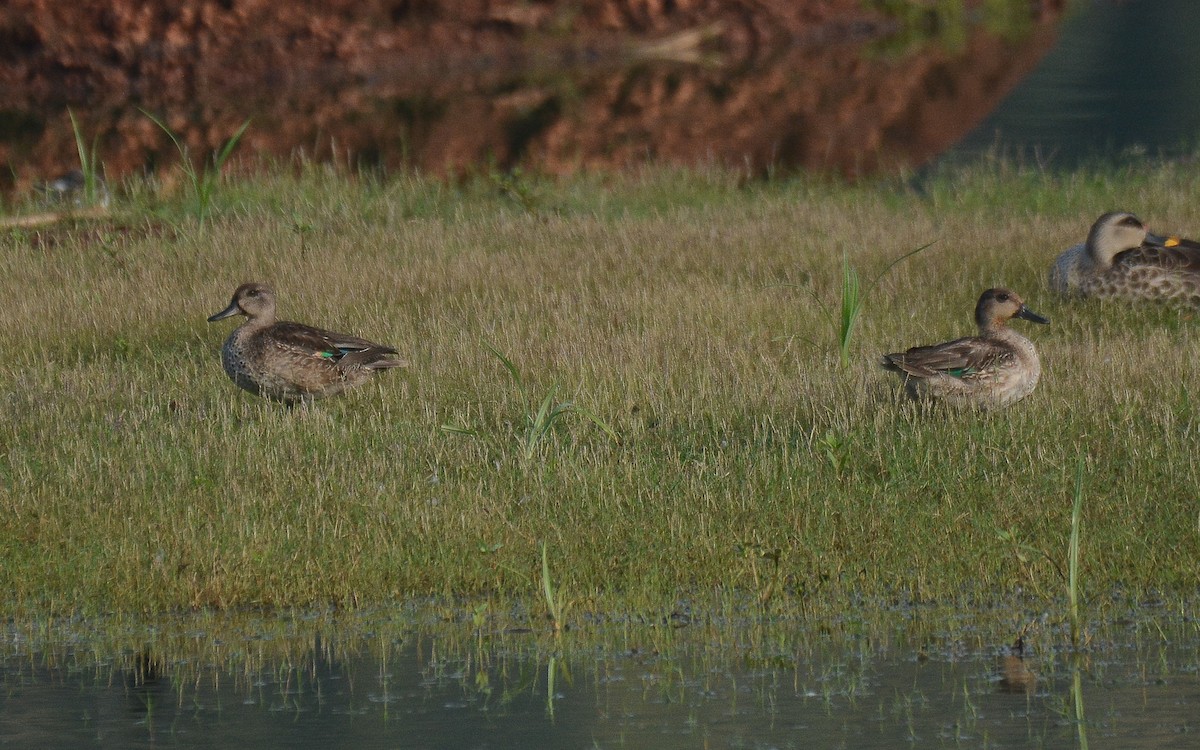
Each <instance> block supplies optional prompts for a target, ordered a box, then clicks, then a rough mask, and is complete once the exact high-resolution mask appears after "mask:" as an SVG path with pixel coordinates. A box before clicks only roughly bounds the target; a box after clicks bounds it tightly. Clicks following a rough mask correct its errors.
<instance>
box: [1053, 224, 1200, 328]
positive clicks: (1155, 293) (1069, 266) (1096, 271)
mask: <svg viewBox="0 0 1200 750" xmlns="http://www.w3.org/2000/svg"><path fill="white" fill-rule="evenodd" d="M1050 287H1051V288H1052V289H1053V290H1054V291H1056V292H1059V293H1060V294H1074V295H1078V296H1080V297H1096V298H1099V299H1109V298H1124V299H1128V300H1158V301H1162V302H1171V303H1174V304H1179V305H1184V306H1189V307H1200V242H1195V241H1193V240H1186V239H1181V238H1179V237H1161V236H1159V235H1156V234H1151V233H1150V232H1149V231H1147V229H1146V225H1145V224H1143V223H1142V221H1141V220H1140V219H1138V217H1136V216H1134V215H1133V214H1131V213H1128V212H1126V211H1110V212H1109V213H1106V214H1104V215H1102V216H1101V217H1100V218H1098V219H1096V223H1094V224H1092V229H1091V231H1089V232H1088V236H1087V241H1086V242H1082V243H1080V244H1078V245H1075V246H1073V247H1071V248H1069V249H1067V250H1065V251H1063V252H1062V254H1060V255H1059V256H1058V258H1057V259H1056V260H1055V261H1054V266H1053V267H1051V269H1050Z"/></svg>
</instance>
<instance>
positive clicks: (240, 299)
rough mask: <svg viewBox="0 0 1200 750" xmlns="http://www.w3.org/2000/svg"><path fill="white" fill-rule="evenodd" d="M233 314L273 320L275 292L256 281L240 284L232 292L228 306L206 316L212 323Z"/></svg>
mask: <svg viewBox="0 0 1200 750" xmlns="http://www.w3.org/2000/svg"><path fill="white" fill-rule="evenodd" d="M234 315H245V316H246V317H247V318H249V319H250V320H257V321H271V320H273V319H274V318H275V292H273V291H271V287H269V286H267V285H266V284H260V283H258V282H257V281H251V282H247V283H245V284H242V285H241V286H239V287H238V288H237V291H235V292H234V293H233V299H232V300H231V301H230V302H229V307H226V308H225V309H224V310H222V311H221V312H219V313H213V314H212V315H210V316H208V322H209V323H214V322H216V321H218V320H224V319H225V318H230V317H233V316H234Z"/></svg>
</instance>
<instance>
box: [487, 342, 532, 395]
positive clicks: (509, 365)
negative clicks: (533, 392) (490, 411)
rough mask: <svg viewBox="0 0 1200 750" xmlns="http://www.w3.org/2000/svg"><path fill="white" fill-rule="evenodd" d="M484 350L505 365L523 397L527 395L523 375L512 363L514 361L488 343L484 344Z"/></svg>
mask: <svg viewBox="0 0 1200 750" xmlns="http://www.w3.org/2000/svg"><path fill="white" fill-rule="evenodd" d="M483 348H484V349H487V350H488V351H489V352H491V354H492V356H493V357H495V358H496V359H498V360H500V363H501V364H503V365H504V369H506V370H508V374H509V376H511V377H512V379H513V382H514V383H516V384H517V388H518V389H520V391H521V393H522V395H523V394H524V393H525V381H523V380H521V373H520V371H519V370H517V366H516V365H514V364H513V363H512V360H510V359H509V358H508V357H506V356H504V355H503V354H502V353H501V352H500V350H499V349H497V348H496V347H494V346H492V345H491V344H489V343H488V342H486V341H485V342H483Z"/></svg>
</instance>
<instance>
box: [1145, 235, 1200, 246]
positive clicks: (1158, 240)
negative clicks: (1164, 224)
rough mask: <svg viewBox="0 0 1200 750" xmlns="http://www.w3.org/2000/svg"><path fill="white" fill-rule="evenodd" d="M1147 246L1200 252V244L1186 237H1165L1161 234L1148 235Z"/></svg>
mask: <svg viewBox="0 0 1200 750" xmlns="http://www.w3.org/2000/svg"><path fill="white" fill-rule="evenodd" d="M1145 244H1146V245H1149V246H1150V247H1184V248H1189V249H1192V250H1200V242H1197V241H1196V240H1189V239H1187V238H1185V237H1175V236H1173V235H1172V236H1170V237H1164V236H1162V235H1161V234H1151V233H1150V232H1147V233H1146V241H1145Z"/></svg>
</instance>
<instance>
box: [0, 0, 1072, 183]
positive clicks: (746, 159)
mask: <svg viewBox="0 0 1200 750" xmlns="http://www.w3.org/2000/svg"><path fill="white" fill-rule="evenodd" d="M863 5H864V3H862V2H861V1H860V0H580V1H579V2H574V3H568V2H538V1H537V0H509V1H508V2H496V1H492V0H447V1H442V2H439V1H438V0H321V2H313V1H312V0H291V1H289V2H278V0H271V1H267V0H205V1H195V2H187V1H186V0H184V1H183V2H167V1H166V0H149V1H147V0H137V1H136V2H134V1H132V0H75V1H73V2H62V1H61V0H9V1H8V2H7V3H5V4H4V5H3V6H2V7H0V90H2V91H4V92H5V96H4V99H3V101H2V102H0V180H7V181H8V184H7V185H6V187H8V188H10V189H11V188H14V187H15V188H17V189H25V188H27V187H29V185H31V184H32V183H33V182H35V181H36V180H38V179H44V178H45V177H47V176H50V175H53V174H57V173H60V172H63V171H66V170H67V169H70V168H71V167H73V166H75V165H76V164H77V161H78V160H77V157H76V154H75V141H74V135H73V133H72V130H71V125H70V121H69V119H68V116H67V108H68V107H70V108H71V110H72V111H74V112H75V114H76V116H77V117H78V118H79V119H80V121H81V123H82V125H83V130H84V132H85V133H86V135H87V137H88V139H89V140H90V139H91V138H92V137H93V136H95V137H97V138H98V140H97V143H98V145H99V151H100V156H101V159H102V161H103V164H104V166H105V169H106V171H107V173H108V174H109V175H110V177H115V176H120V175H124V174H128V173H130V172H133V171H136V170H140V169H145V168H146V167H147V165H149V164H164V163H168V162H170V161H171V160H172V159H173V158H174V154H173V146H171V144H170V142H169V141H168V140H167V139H166V137H165V136H164V134H163V133H162V132H161V131H159V130H158V128H157V127H156V126H155V125H154V124H153V123H151V122H150V121H149V119H148V118H146V117H145V115H143V114H142V113H141V112H140V111H139V108H140V109H145V110H147V111H150V112H153V113H155V114H156V115H159V116H162V117H163V118H164V119H165V120H166V122H167V123H168V124H169V125H170V126H171V127H172V128H173V129H174V130H176V131H177V132H178V133H179V134H180V135H181V136H182V137H183V139H184V140H185V142H187V143H188V144H189V146H190V147H191V148H192V149H193V151H194V152H195V153H206V152H209V151H211V150H213V149H215V148H217V147H218V146H219V145H220V144H221V142H222V141H223V140H224V139H225V138H226V137H228V136H229V135H230V134H231V133H233V132H234V131H235V130H236V129H237V127H238V126H239V125H240V124H241V122H242V121H243V120H245V118H247V117H253V118H254V120H253V125H252V127H251V129H250V130H249V131H248V132H247V135H246V137H245V139H244V141H243V143H242V146H241V151H242V152H243V153H245V152H248V151H251V150H253V151H258V152H261V153H265V154H271V155H277V156H288V155H290V154H292V153H294V152H295V151H296V150H298V149H303V150H304V151H305V152H306V153H309V154H313V155H316V156H318V157H320V156H322V155H325V156H328V155H329V154H330V152H332V151H334V150H335V149H336V152H337V154H338V155H340V156H341V157H342V158H346V155H347V154H349V155H350V158H352V159H354V160H356V161H359V162H360V163H369V164H375V163H378V164H382V165H384V166H389V167H398V166H402V165H410V166H411V165H415V166H419V167H421V168H424V169H429V170H434V171H439V172H451V173H453V172H460V171H463V170H469V169H473V168H477V167H478V165H480V164H482V163H491V164H495V165H497V166H500V167H508V166H514V165H517V164H524V165H527V166H529V167H532V168H536V169H539V170H544V171H549V172H554V173H565V172H570V171H573V170H577V169H580V168H620V167H624V166H629V165H632V164H636V163H640V162H643V161H645V160H646V159H654V160H659V161H667V162H672V163H701V162H718V163H727V164H730V165H736V166H743V165H749V166H750V167H751V168H752V169H753V170H763V169H767V168H769V167H772V166H784V167H786V166H799V167H804V168H809V169H822V170H833V171H837V172H841V173H843V174H847V175H856V174H859V173H861V172H866V171H873V170H876V169H879V168H889V167H892V166H897V165H916V164H920V163H922V162H924V161H927V160H928V159H930V158H932V157H933V156H936V155H937V154H938V153H940V152H941V151H942V150H944V149H945V148H947V147H949V146H950V145H952V144H953V143H954V142H955V141H956V140H957V139H958V138H960V137H961V136H962V135H963V134H965V133H966V132H967V131H968V130H969V129H970V128H971V127H972V126H973V125H975V124H976V123H978V122H979V121H980V120H981V119H982V118H983V117H984V116H985V115H986V114H987V113H988V112H989V111H990V110H991V109H992V108H993V107H994V106H995V105H996V103H997V102H998V101H999V100H1000V98H1002V97H1003V95H1004V94H1005V93H1007V91H1008V90H1009V89H1010V88H1011V87H1012V86H1013V85H1015V83H1016V82H1017V81H1019V80H1020V78H1021V77H1023V76H1024V75H1025V74H1026V73H1027V72H1028V71H1029V70H1031V69H1032V68H1033V66H1034V65H1036V63H1037V62H1038V61H1039V60H1040V59H1041V57H1042V55H1043V54H1044V53H1045V52H1046V50H1047V49H1048V48H1049V47H1050V45H1051V44H1052V43H1053V40H1054V31H1055V26H1056V24H1057V21H1058V18H1059V16H1060V14H1061V6H1062V1H1061V0H1043V1H1042V2H1041V3H1040V4H1039V5H1038V6H1037V8H1036V9H1035V10H1034V22H1033V24H1032V27H1031V31H1030V32H1029V33H1028V34H1025V35H1024V36H1023V37H1022V38H1021V39H1020V40H1019V41H1006V40H1003V39H1000V38H998V37H995V36H990V35H988V34H986V33H984V32H983V31H981V30H977V31H974V32H971V33H969V34H968V36H967V38H966V39H965V40H964V41H962V42H961V43H960V44H958V45H957V46H956V47H955V48H954V49H948V48H947V47H946V46H945V45H939V44H926V45H923V46H914V48H913V49H912V50H910V51H905V52H903V53H899V52H887V49H888V46H887V45H886V42H885V40H886V39H887V38H888V35H889V34H891V33H893V32H896V31H897V30H898V28H897V26H896V24H895V23H894V22H892V21H889V20H888V19H887V18H886V17H885V16H883V15H882V14H880V13H877V12H874V11H870V10H864V9H863ZM2 184H3V183H0V185H2Z"/></svg>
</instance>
